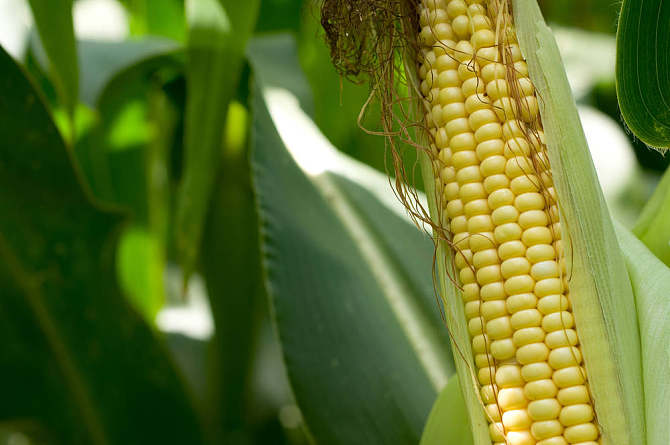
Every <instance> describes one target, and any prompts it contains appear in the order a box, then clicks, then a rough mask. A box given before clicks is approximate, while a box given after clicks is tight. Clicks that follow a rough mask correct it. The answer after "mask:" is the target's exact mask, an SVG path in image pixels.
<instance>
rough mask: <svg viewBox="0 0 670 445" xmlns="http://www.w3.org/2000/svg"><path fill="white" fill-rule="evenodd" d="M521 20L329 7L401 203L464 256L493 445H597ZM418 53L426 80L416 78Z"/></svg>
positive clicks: (434, 7) (429, 0) (467, 304)
mask: <svg viewBox="0 0 670 445" xmlns="http://www.w3.org/2000/svg"><path fill="white" fill-rule="evenodd" d="M512 17H513V16H512V11H511V6H510V3H509V2H508V1H506V0H488V1H486V0H481V1H479V0H468V1H464V0H421V1H418V0H408V1H375V0H370V1H362V0H358V1H356V0H354V1H337V0H325V2H324V3H323V6H322V24H323V26H324V29H325V30H326V34H327V41H328V44H329V46H330V49H331V53H332V54H331V55H332V59H333V62H334V64H335V66H336V67H337V68H338V69H339V71H340V72H341V73H342V74H343V75H345V76H347V77H349V78H353V79H356V80H359V79H361V78H362V77H367V78H368V79H369V81H370V85H371V94H370V98H369V100H368V102H367V103H366V104H365V106H364V107H363V110H362V112H361V117H362V116H363V114H364V113H365V111H366V109H367V107H368V106H370V105H371V104H372V103H375V104H376V105H378V106H379V108H380V110H381V116H382V119H381V129H380V130H379V131H371V130H366V131H368V132H370V133H377V134H381V135H384V136H386V137H387V149H388V152H389V153H390V156H391V160H392V166H393V176H394V180H393V182H392V186H393V189H394V192H395V193H396V195H397V196H398V198H399V199H400V201H401V202H402V203H403V204H404V205H405V207H406V208H407V210H408V212H409V214H410V215H411V217H412V218H413V220H414V221H415V222H416V223H417V224H418V225H420V226H421V225H427V226H430V227H431V228H432V236H433V240H434V241H435V246H436V252H438V249H437V246H438V244H439V243H446V244H447V245H449V246H450V247H451V248H452V250H453V252H454V255H453V258H454V261H453V262H452V263H451V264H450V267H449V268H448V269H449V270H447V271H445V273H446V274H447V275H448V276H449V277H450V278H451V279H452V280H453V281H454V283H456V284H457V285H458V286H459V288H460V290H461V295H462V297H463V304H464V310H465V314H466V318H467V322H468V330H469V332H470V336H471V347H472V353H473V357H472V358H473V359H474V360H472V358H470V359H466V358H465V357H466V356H467V355H469V354H470V351H463V350H460V351H458V353H459V354H461V359H463V360H465V361H466V362H467V363H468V365H469V366H470V370H471V373H472V375H473V381H476V382H478V388H477V389H478V392H479V394H480V400H481V403H482V406H483V408H484V411H485V415H486V418H487V419H488V421H489V431H490V436H491V440H492V442H494V443H495V444H503V443H504V444H509V445H525V444H537V445H562V444H568V443H570V444H573V443H576V444H580V445H593V444H596V443H598V442H599V438H600V433H599V428H598V426H597V418H596V416H595V412H594V409H593V402H592V400H591V396H590V393H589V391H588V382H587V376H586V371H585V369H584V367H583V358H582V354H581V348H580V345H579V338H578V335H577V328H576V327H575V326H574V319H573V316H572V311H571V298H573V297H572V296H571V295H570V293H569V277H567V276H566V275H565V271H566V264H565V261H566V259H565V257H564V253H563V251H564V249H563V245H562V243H563V241H562V239H561V223H560V221H559V202H558V199H557V197H556V193H555V190H554V187H553V180H552V174H551V169H550V166H549V160H548V156H547V153H546V145H545V143H544V133H543V129H542V122H541V120H540V115H539V106H540V103H539V100H541V98H538V97H537V94H536V92H535V89H534V87H533V84H532V82H531V81H530V78H529V76H528V68H527V66H526V62H525V61H524V60H523V57H522V55H521V51H520V49H519V46H518V43H517V40H516V34H515V31H514V26H513V23H512ZM408 55H409V57H410V58H411V57H412V56H414V57H413V58H414V60H413V61H411V62H413V64H414V66H415V67H416V68H415V69H416V73H407V72H406V71H405V69H406V67H407V66H411V63H410V64H403V58H405V61H406V60H407V57H408ZM403 92H404V93H403ZM416 97H420V98H421V107H422V112H421V113H420V114H421V117H420V118H419V119H417V118H412V116H416V113H414V114H413V113H412V106H413V104H416V102H417V101H416V99H413V98H416ZM359 122H360V118H359ZM420 141H427V143H425V144H421V143H420ZM408 146H409V147H412V148H415V149H417V150H420V151H423V152H424V153H426V154H427V156H428V157H429V158H430V160H431V163H432V169H433V178H434V181H435V189H436V200H437V203H436V204H437V205H436V207H435V208H436V210H437V215H433V218H431V215H430V214H429V212H428V211H427V210H426V209H425V208H424V207H423V206H422V204H421V203H420V201H419V199H418V196H417V194H416V192H415V189H414V188H413V187H411V186H410V181H409V180H410V179H412V178H411V177H408V172H407V170H406V168H405V166H404V165H403V162H402V158H401V156H400V152H401V150H402V149H403V148H407V147H408ZM424 180H426V178H424ZM436 264H439V263H437V262H436ZM574 298H579V296H574ZM461 349H462V348H461ZM466 354H467V355H466ZM473 362H474V365H475V366H474V367H473V366H472V365H471V364H472V363H473Z"/></svg>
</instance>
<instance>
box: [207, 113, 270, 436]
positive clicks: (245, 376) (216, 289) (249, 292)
mask: <svg viewBox="0 0 670 445" xmlns="http://www.w3.org/2000/svg"><path fill="white" fill-rule="evenodd" d="M231 109H234V108H231ZM232 118H234V116H229V118H228V119H229V122H230V120H231V119H232ZM238 123H239V122H238ZM229 128H230V126H229ZM243 128H244V129H245V130H247V129H248V127H247V126H244V127H243ZM245 136H246V133H245ZM240 148H242V149H240ZM250 174H251V173H250V166H249V159H248V152H247V150H246V144H245V145H244V146H242V147H237V149H235V147H232V146H230V145H227V146H226V147H225V154H224V158H223V162H222V166H221V168H220V170H219V171H218V176H217V183H216V185H215V189H214V190H215V193H214V196H213V199H212V204H211V206H210V209H209V215H208V217H207V221H206V227H205V232H204V233H205V236H204V239H205V240H206V242H205V243H203V246H202V252H201V263H202V272H203V274H204V277H205V280H206V283H207V294H208V295H209V301H210V304H211V307H212V315H213V317H214V323H215V326H216V330H215V333H214V338H213V342H212V344H213V348H212V352H213V361H212V365H211V367H210V370H209V371H210V372H209V377H210V378H209V381H210V383H211V387H210V389H209V394H208V402H209V404H210V405H209V406H210V408H209V416H210V419H208V420H210V423H211V425H212V427H213V428H215V429H216V430H218V431H217V433H219V434H223V435H224V436H223V438H222V443H230V442H231V441H232V442H235V441H234V440H233V438H234V436H235V435H236V434H239V430H241V429H243V428H244V422H245V420H246V416H245V413H246V412H247V411H248V406H247V404H248V400H249V397H248V396H249V387H250V385H249V383H250V382H249V378H250V370H251V364H252V358H253V352H254V343H255V342H254V340H255V336H256V332H257V327H258V323H257V311H256V309H257V308H258V306H259V299H260V298H262V296H261V295H260V293H261V292H262V278H261V270H260V258H259V240H258V219H257V216H256V209H255V207H254V197H253V192H252V188H251V177H250Z"/></svg>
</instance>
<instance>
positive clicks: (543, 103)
mask: <svg viewBox="0 0 670 445" xmlns="http://www.w3.org/2000/svg"><path fill="white" fill-rule="evenodd" d="M513 6H514V8H513V9H514V18H515V23H516V29H517V37H518V39H519V44H520V47H521V51H522V53H523V55H524V57H525V58H526V61H527V63H528V68H529V72H530V77H531V80H532V81H533V83H534V85H535V88H536V89H537V92H538V98H539V100H540V114H541V116H542V122H543V124H544V131H545V137H546V143H547V147H548V154H549V160H550V163H551V166H552V173H553V179H554V184H555V187H556V190H557V194H558V196H559V207H560V213H561V226H562V232H563V238H564V243H565V245H566V259H567V264H568V276H569V278H570V295H571V300H572V304H573V314H574V317H575V323H576V325H577V331H578V334H579V337H580V341H581V344H582V350H583V354H584V357H585V364H586V370H587V375H588V378H589V382H590V389H591V392H592V394H593V398H594V402H595V408H596V412H597V419H596V420H597V422H598V424H599V426H600V428H601V432H602V435H603V443H606V444H631V443H635V444H640V445H642V444H644V443H645V439H644V437H645V434H644V430H645V428H644V407H643V397H642V370H641V351H640V337H639V331H638V323H637V313H636V310H635V299H634V296H633V290H632V287H631V284H630V281H629V279H628V274H627V272H626V265H625V262H624V258H623V254H622V252H621V249H620V247H619V244H618V242H617V238H616V234H615V232H614V226H613V224H612V220H611V218H610V215H609V212H608V210H607V206H606V205H605V200H604V198H603V195H602V191H601V190H600V187H599V185H598V178H597V176H596V172H595V168H594V166H593V162H592V160H591V157H590V154H589V149H588V145H587V143H586V139H585V138H584V133H583V130H582V126H581V123H580V120H579V116H578V114H577V108H576V106H575V102H574V98H573V97H572V94H571V91H570V87H569V84H568V80H567V77H566V75H565V71H564V69H563V64H562V61H561V57H560V54H559V52H558V47H557V45H556V42H555V40H554V38H553V36H552V33H551V31H550V30H549V28H548V27H547V25H546V24H545V22H544V19H543V18H542V14H541V12H540V9H539V7H538V5H537V2H536V1H535V0H513Z"/></svg>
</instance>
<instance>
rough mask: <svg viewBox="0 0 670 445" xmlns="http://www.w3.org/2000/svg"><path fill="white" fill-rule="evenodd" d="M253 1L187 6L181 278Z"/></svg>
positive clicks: (211, 0)
mask: <svg viewBox="0 0 670 445" xmlns="http://www.w3.org/2000/svg"><path fill="white" fill-rule="evenodd" d="M259 4H260V2H259V0H250V1H248V2H239V1H237V0H226V1H223V0H222V1H221V2H220V1H219V0H189V1H187V3H186V17H187V21H188V64H187V67H188V68H187V103H186V118H185V119H186V122H185V130H184V131H185V135H184V149H185V153H184V172H183V177H182V183H181V186H180V188H179V192H178V200H177V209H176V235H175V236H176V245H177V250H178V255H179V258H180V261H181V264H182V268H183V270H184V273H185V276H187V277H188V276H189V275H190V273H191V272H192V271H193V269H194V267H195V262H196V259H197V256H198V247H199V245H200V239H201V236H202V230H203V225H204V220H205V216H206V213H207V208H208V205H209V201H210V196H211V192H212V187H213V185H214V181H215V174H216V169H217V167H218V165H219V160H220V158H221V142H222V138H223V128H224V126H225V118H226V113H227V111H228V104H229V103H230V100H231V99H232V98H233V96H234V94H235V89H236V87H237V84H238V80H239V77H240V70H241V68H242V62H243V56H244V51H245V47H246V42H247V39H248V38H249V36H250V34H251V31H252V30H253V26H254V24H255V21H256V17H257V14H258V8H259Z"/></svg>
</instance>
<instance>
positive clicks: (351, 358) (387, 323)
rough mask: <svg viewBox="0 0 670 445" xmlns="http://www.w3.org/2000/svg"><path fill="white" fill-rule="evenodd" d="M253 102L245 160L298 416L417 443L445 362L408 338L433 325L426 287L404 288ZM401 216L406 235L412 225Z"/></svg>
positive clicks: (380, 249) (326, 436)
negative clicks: (433, 365) (422, 307)
mask: <svg viewBox="0 0 670 445" xmlns="http://www.w3.org/2000/svg"><path fill="white" fill-rule="evenodd" d="M255 107H256V108H255V116H254V132H253V135H252V136H253V140H254V142H253V147H254V151H253V155H252V166H253V175H254V185H255V188H256V193H257V200H258V205H259V213H260V216H261V233H262V249H263V250H262V252H263V260H264V268H265V273H266V287H267V290H268V293H269V294H270V297H271V300H272V303H273V307H274V314H275V320H276V323H277V327H278V330H279V337H280V341H281V343H282V348H283V352H284V360H285V363H286V366H287V370H288V374H289V379H290V380H291V383H292V386H293V390H294V393H295V396H296V399H297V401H298V404H299V405H300V407H301V409H302V412H303V415H304V417H305V420H306V423H307V425H308V427H309V428H310V430H311V432H312V433H313V435H314V437H315V438H316V440H317V441H318V442H319V443H325V444H350V443H357V442H368V443H380V444H383V443H388V444H402V443H407V444H411V443H417V442H418V440H419V437H420V433H421V428H422V426H423V423H424V421H425V418H426V416H427V414H428V410H429V409H430V405H431V403H432V401H433V400H434V398H435V396H436V395H437V392H438V391H439V389H441V387H442V385H443V384H444V383H445V382H446V378H447V375H448V371H449V370H448V369H447V366H444V367H441V366H440V365H441V364H439V365H437V366H438V368H439V369H438V370H433V369H429V368H428V367H427V365H426V361H430V358H433V357H436V356H437V357H444V356H446V354H447V351H448V350H447V348H446V347H445V348H444V349H441V350H435V349H433V348H431V347H427V348H426V349H427V350H420V348H419V343H420V340H424V339H425V337H424V336H423V335H422V334H423V332H421V331H422V330H430V329H440V328H441V326H436V327H431V326H430V324H429V323H428V322H427V321H426V320H425V318H427V317H425V316H423V315H424V314H422V313H420V312H419V310H418V309H417V308H416V305H417V300H419V298H426V299H429V300H431V301H432V298H433V295H432V293H431V294H428V295H415V294H412V293H411V290H410V289H411V287H410V285H409V284H408V283H407V281H406V279H405V277H404V275H403V271H402V269H400V268H399V267H397V266H395V267H394V266H393V259H391V258H387V257H386V256H385V252H387V248H386V247H385V246H384V245H383V244H381V243H380V242H379V241H378V237H379V235H378V234H375V233H374V229H373V228H371V227H367V225H366V224H365V223H364V222H363V221H361V219H362V218H361V216H360V215H358V214H357V212H356V211H355V210H354V209H353V208H352V206H351V204H350V203H349V202H347V201H346V199H345V198H344V197H342V196H341V194H342V192H341V191H340V190H338V188H337V187H336V186H335V185H334V184H333V181H332V179H331V178H327V177H324V178H323V181H324V184H323V185H324V187H328V185H329V186H330V187H331V188H330V189H329V192H328V193H329V196H328V199H326V197H325V196H323V195H322V194H321V193H322V192H321V191H319V190H318V189H317V188H316V187H315V185H314V184H313V183H311V182H310V180H309V179H308V178H307V177H306V176H305V175H304V173H303V172H302V171H301V170H300V169H299V168H298V166H297V165H296V164H295V162H294V161H293V160H292V159H291V157H290V155H289V154H288V152H287V151H286V149H285V148H284V147H283V143H282V141H281V139H280V138H279V136H278V135H277V133H276V131H275V130H274V127H273V126H272V121H271V119H270V116H269V115H268V112H267V110H266V109H265V106H264V104H263V101H262V100H261V98H260V96H257V100H256V102H255ZM334 206H340V207H342V208H341V209H340V210H339V211H338V210H335V209H334V208H333V207H334ZM342 212H346V213H347V214H346V215H345V214H342ZM389 217H391V216H390V215H388V214H382V215H380V216H379V218H380V220H381V221H379V220H377V221H376V223H377V224H380V222H386V221H387V220H388V218H389ZM395 217H396V218H398V217H397V216H395ZM382 218H386V219H382ZM405 224H406V232H407V234H410V236H411V233H412V231H413V230H416V229H414V228H413V227H412V226H411V224H409V223H405ZM352 225H354V226H355V228H354V227H352ZM352 230H354V231H355V230H358V233H352ZM358 243H363V244H365V245H366V248H368V249H370V250H372V251H373V252H374V253H369V255H370V256H374V258H371V257H370V256H367V257H366V256H365V255H364V254H362V253H361V251H360V250H359V249H361V246H359V245H358ZM423 246H424V247H426V248H425V249H421V248H420V245H418V246H417V245H415V246H414V249H415V250H414V251H413V252H412V251H409V252H405V254H406V255H408V256H409V255H411V256H412V257H413V258H421V257H430V255H431V251H432V249H431V248H430V245H429V244H428V245H426V244H423ZM374 260H378V261H379V262H378V263H375V262H374ZM425 272H426V273H425V275H426V279H427V280H428V281H429V282H430V279H431V278H430V270H429V269H428V270H426V271H425ZM382 277H384V278H387V279H388V280H389V281H388V282H382V281H380V280H381V279H382ZM399 306H402V307H403V309H404V310H401V309H400V308H399ZM435 310H437V309H436V308H435ZM417 330H418V332H417ZM412 335H414V337H415V338H411V339H410V338H409V337H411V336H412ZM416 337H418V340H417V338H416ZM425 344H426V343H424V345H425ZM427 344H430V343H427ZM426 356H429V358H427V357H426ZM422 359H423V362H422ZM433 375H437V378H435V379H434V380H431V377H432V376H433ZM335 419H336V421H335Z"/></svg>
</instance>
